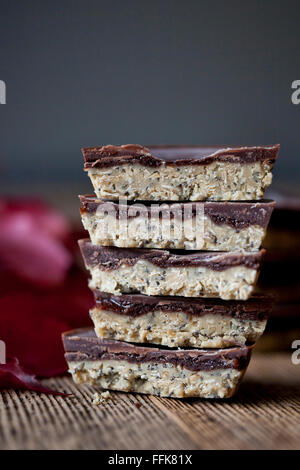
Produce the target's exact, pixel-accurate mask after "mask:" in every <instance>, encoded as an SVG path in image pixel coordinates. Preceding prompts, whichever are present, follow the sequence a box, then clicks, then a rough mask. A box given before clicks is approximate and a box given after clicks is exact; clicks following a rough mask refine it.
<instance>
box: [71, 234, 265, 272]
mask: <svg viewBox="0 0 300 470" xmlns="http://www.w3.org/2000/svg"><path fill="white" fill-rule="evenodd" d="M79 246H80V249H81V252H82V255H83V258H84V261H85V264H86V266H99V267H100V269H101V270H102V271H111V270H115V269H119V267H120V266H121V265H123V264H126V265H127V266H133V265H134V264H136V263H137V261H138V260H145V261H148V262H149V263H152V264H154V265H156V266H159V267H161V268H169V267H174V268H178V267H194V266H202V267H205V268H208V269H212V270H214V271H224V270H225V269H229V268H232V267H235V266H245V267H247V268H250V269H255V270H258V269H259V267H260V264H261V261H262V257H263V255H264V254H265V250H260V251H258V252H256V253H246V252H217V251H215V252H212V251H187V250H171V251H167V250H152V249H144V248H116V247H112V246H110V247H106V246H98V245H93V244H92V243H91V242H90V241H89V240H88V239H84V240H79Z"/></svg>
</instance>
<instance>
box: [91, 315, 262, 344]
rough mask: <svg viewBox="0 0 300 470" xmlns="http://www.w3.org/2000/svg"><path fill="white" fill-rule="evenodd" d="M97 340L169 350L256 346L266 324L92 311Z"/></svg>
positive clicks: (217, 317) (211, 317) (225, 318)
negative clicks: (103, 339) (131, 343)
mask: <svg viewBox="0 0 300 470" xmlns="http://www.w3.org/2000/svg"><path fill="white" fill-rule="evenodd" d="M90 314H91V318H92V320H93V322H94V325H95V332H96V334H97V336H98V337H100V338H108V339H115V340H120V341H128V342H133V343H154V344H162V345H164V346H169V347H189V346H191V347H194V348H226V347H229V346H235V345H237V346H241V345H244V344H245V343H246V342H251V343H252V342H255V341H257V339H258V338H259V337H260V336H261V335H262V333H263V331H264V329H265V326H266V323H267V320H249V319H245V320H242V319H240V318H233V317H230V316H226V315H214V314H207V315H203V316H196V315H186V314H185V313H183V312H168V313H166V312H163V311H161V310H156V311H155V312H149V313H147V314H145V315H139V316H137V317H132V316H129V315H120V314H118V313H114V312H108V311H105V310H100V309H99V308H97V307H96V308H94V309H92V310H91V311H90Z"/></svg>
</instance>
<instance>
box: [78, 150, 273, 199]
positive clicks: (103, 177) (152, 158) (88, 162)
mask: <svg viewBox="0 0 300 470" xmlns="http://www.w3.org/2000/svg"><path fill="white" fill-rule="evenodd" d="M278 151H279V145H271V146H263V147H229V148H223V147H211V148H208V147H196V146H194V147H191V146H186V147H184V146H150V147H149V148H146V147H142V146H140V145H120V146H115V145H106V146H102V147H90V148H84V149H83V155H84V159H85V170H87V172H88V174H89V177H90V178H91V181H92V183H93V186H94V189H95V193H96V195H97V196H98V197H99V198H106V199H114V200H115V199H118V198H123V199H124V198H127V199H129V200H141V201H142V200H152V201H188V200H189V201H203V200H210V201H242V200H244V201H249V200H260V199H262V198H263V196H264V191H265V189H266V188H267V187H268V186H269V185H270V184H271V182H272V168H273V165H274V162H275V160H276V158H277V156H278Z"/></svg>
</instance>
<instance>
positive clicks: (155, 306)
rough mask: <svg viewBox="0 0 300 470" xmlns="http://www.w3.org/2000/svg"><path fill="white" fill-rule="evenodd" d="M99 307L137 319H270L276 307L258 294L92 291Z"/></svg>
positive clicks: (270, 300) (267, 298)
mask: <svg viewBox="0 0 300 470" xmlns="http://www.w3.org/2000/svg"><path fill="white" fill-rule="evenodd" d="M93 293H94V297H95V301H96V307H97V308H99V309H100V310H106V311H109V312H114V313H118V314H119V315H128V316H130V317H137V316H140V315H145V314H147V313H149V312H153V311H155V310H161V311H163V312H178V311H181V312H183V313H185V314H186V315H191V316H203V315H207V314H213V315H227V316H231V317H233V318H239V319H247V320H264V319H266V318H268V316H269V313H270V311H271V308H272V305H273V299H272V297H267V296H263V295H255V296H253V297H251V298H250V299H249V300H246V301H245V300H242V301H240V300H226V301H223V300H221V299H217V298H216V299H202V298H199V299H198V298H187V297H152V296H147V295H130V294H124V295H113V294H109V293H107V292H100V291H99V290H97V289H94V290H93Z"/></svg>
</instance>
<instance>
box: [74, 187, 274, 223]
mask: <svg viewBox="0 0 300 470" xmlns="http://www.w3.org/2000/svg"><path fill="white" fill-rule="evenodd" d="M79 198H80V202H81V208H80V211H81V213H82V214H83V213H85V212H87V213H91V214H93V213H95V212H96V211H97V210H101V207H102V210H103V211H109V212H110V213H111V214H113V215H115V217H116V218H117V219H120V218H126V219H132V218H136V217H145V218H148V219H149V220H150V218H163V217H164V214H165V215H166V216H168V217H170V218H171V219H172V218H174V217H175V218H176V217H177V218H179V219H180V220H184V219H186V218H189V217H195V216H196V214H197V213H202V211H203V213H204V215H205V216H207V217H210V219H211V220H212V221H213V223H214V224H216V225H229V226H230V227H233V228H234V229H236V230H242V229H243V228H247V227H249V226H251V225H259V226H261V227H263V228H266V227H267V226H268V223H269V220H270V217H271V214H272V212H273V209H274V207H275V202H274V201H269V200H266V201H260V202H186V203H169V204H167V203H162V204H157V203H156V204H149V203H147V204H145V202H143V203H133V204H122V203H120V204H118V203H115V202H112V201H105V200H101V199H97V198H96V197H94V196H90V195H86V196H79Z"/></svg>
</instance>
